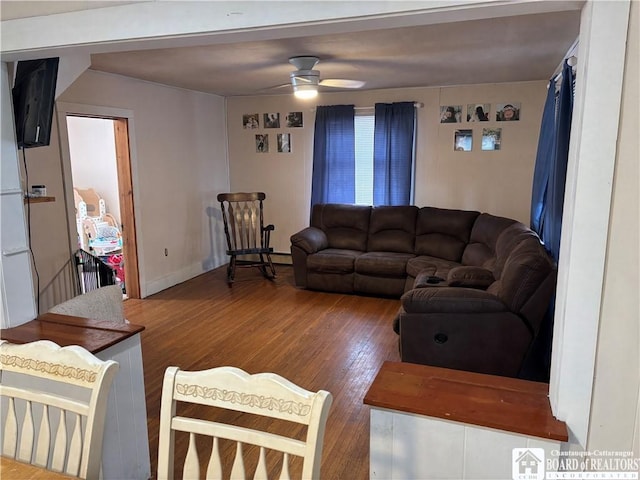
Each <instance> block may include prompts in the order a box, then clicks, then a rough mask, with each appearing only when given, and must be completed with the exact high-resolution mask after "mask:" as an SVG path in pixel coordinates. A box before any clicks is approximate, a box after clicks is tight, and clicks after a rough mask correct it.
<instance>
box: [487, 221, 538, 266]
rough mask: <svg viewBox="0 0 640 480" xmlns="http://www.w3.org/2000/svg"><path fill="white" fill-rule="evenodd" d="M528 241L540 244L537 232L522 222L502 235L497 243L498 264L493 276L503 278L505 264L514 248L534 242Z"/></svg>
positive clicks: (507, 229)
mask: <svg viewBox="0 0 640 480" xmlns="http://www.w3.org/2000/svg"><path fill="white" fill-rule="evenodd" d="M528 239H533V241H534V243H540V240H539V237H538V236H537V235H536V234H535V232H533V231H532V230H531V229H529V228H528V227H526V226H525V225H524V224H522V223H520V222H516V223H514V224H513V225H511V226H510V227H508V228H506V229H505V230H504V231H503V232H502V233H501V234H500V236H499V237H498V241H497V242H496V262H495V265H494V267H493V274H494V276H495V277H496V278H500V277H501V276H502V269H503V268H504V264H505V262H506V261H507V258H509V255H510V254H511V252H512V251H513V250H514V248H516V246H517V245H518V244H520V243H522V242H526V241H532V240H528Z"/></svg>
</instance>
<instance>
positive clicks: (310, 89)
mask: <svg viewBox="0 0 640 480" xmlns="http://www.w3.org/2000/svg"><path fill="white" fill-rule="evenodd" d="M319 61H320V59H319V58H318V57H313V56H299V57H291V58H290V59H289V63H290V64H291V65H293V66H294V67H296V68H297V70H295V71H293V72H291V73H290V74H289V78H290V79H291V85H292V86H293V93H294V95H295V96H296V97H298V98H313V97H315V96H316V95H317V94H318V87H319V86H321V87H333V88H361V87H362V86H364V83H365V82H362V81H360V80H347V79H341V78H326V79H324V80H320V71H318V70H314V69H313V67H315V66H316V64H317V63H318V62H319Z"/></svg>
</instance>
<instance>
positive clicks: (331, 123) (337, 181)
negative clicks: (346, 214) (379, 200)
mask: <svg viewBox="0 0 640 480" xmlns="http://www.w3.org/2000/svg"><path fill="white" fill-rule="evenodd" d="M354 115H355V109H354V106H353V105H331V106H319V107H318V108H317V110H316V122H315V131H314V138H313V174H312V183H311V205H312V206H313V205H315V204H316V203H354V202H355V196H356V193H355V192H356V189H355V164H356V160H355V127H354V122H353V118H354Z"/></svg>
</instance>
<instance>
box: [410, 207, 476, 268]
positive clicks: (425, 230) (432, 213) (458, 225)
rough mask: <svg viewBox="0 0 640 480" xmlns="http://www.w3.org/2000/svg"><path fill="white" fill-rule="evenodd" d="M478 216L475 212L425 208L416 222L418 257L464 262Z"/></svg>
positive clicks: (416, 251)
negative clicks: (463, 255)
mask: <svg viewBox="0 0 640 480" xmlns="http://www.w3.org/2000/svg"><path fill="white" fill-rule="evenodd" d="M478 215H480V213H479V212H475V211H464V210H449V209H443V208H433V207H423V208H421V209H420V210H419V212H418V218H417V220H416V246H415V253H416V255H429V256H432V257H438V258H442V259H445V260H450V261H453V262H460V260H461V258H462V252H463V251H464V247H465V246H466V245H467V243H468V241H469V237H470V235H471V228H472V227H473V224H474V222H475V220H476V218H477V217H478Z"/></svg>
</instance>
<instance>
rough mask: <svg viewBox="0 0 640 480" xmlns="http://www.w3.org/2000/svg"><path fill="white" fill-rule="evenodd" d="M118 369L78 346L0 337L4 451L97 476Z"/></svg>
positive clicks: (70, 471)
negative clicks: (110, 392)
mask: <svg viewBox="0 0 640 480" xmlns="http://www.w3.org/2000/svg"><path fill="white" fill-rule="evenodd" d="M118 368H119V367H118V363H117V362H114V361H112V360H107V361H102V360H100V359H98V358H96V357H95V356H94V355H93V354H91V353H90V352H89V351H87V350H85V349H84V348H82V347H80V346H77V345H74V346H69V347H62V348H61V347H60V346H59V345H57V344H55V343H53V342H51V341H48V340H40V341H37V342H31V343H27V344H24V345H15V344H11V343H8V342H7V341H4V340H2V341H0V374H1V375H2V387H0V397H1V400H2V403H3V405H2V437H3V442H2V455H3V456H5V457H10V458H14V459H16V460H18V461H21V462H25V463H30V464H34V465H37V466H39V467H42V468H45V469H47V470H52V471H57V472H63V473H65V474H67V475H71V476H74V477H80V478H88V479H97V478H99V477H100V469H101V461H102V439H103V432H104V420H105V414H106V408H107V399H108V396H109V389H110V387H111V383H112V381H113V378H114V377H115V375H116V373H117V371H118Z"/></svg>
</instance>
